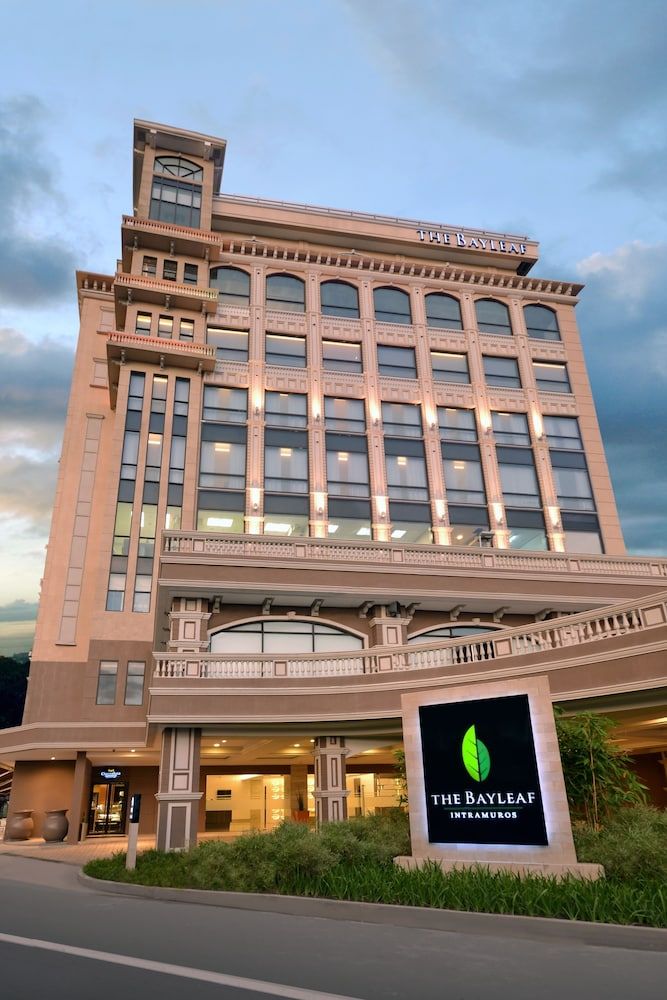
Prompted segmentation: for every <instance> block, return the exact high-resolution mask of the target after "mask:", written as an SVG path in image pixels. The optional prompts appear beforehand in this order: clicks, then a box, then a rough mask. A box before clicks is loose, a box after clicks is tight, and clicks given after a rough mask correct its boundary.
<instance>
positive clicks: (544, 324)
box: [523, 306, 560, 340]
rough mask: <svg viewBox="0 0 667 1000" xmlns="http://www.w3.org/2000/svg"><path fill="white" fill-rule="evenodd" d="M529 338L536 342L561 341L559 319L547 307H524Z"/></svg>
mask: <svg viewBox="0 0 667 1000" xmlns="http://www.w3.org/2000/svg"><path fill="white" fill-rule="evenodd" d="M523 315H524V318H525V320H526V329H527V330H528V336H529V337H532V338H533V339H534V340H560V330H559V329H558V317H557V316H556V313H555V312H554V311H553V309H548V308H547V307H546V306H524V310H523Z"/></svg>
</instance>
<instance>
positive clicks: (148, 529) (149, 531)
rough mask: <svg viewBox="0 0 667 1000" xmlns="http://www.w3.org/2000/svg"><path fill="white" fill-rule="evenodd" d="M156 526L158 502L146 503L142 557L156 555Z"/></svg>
mask: <svg viewBox="0 0 667 1000" xmlns="http://www.w3.org/2000/svg"><path fill="white" fill-rule="evenodd" d="M181 440H183V439H181ZM156 528H157V504H154V503H145V504H143V506H142V508H141V521H140V525H139V557H140V558H142V559H152V558H153V556H154V555H155V530H156Z"/></svg>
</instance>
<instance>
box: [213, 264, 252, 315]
mask: <svg viewBox="0 0 667 1000" xmlns="http://www.w3.org/2000/svg"><path fill="white" fill-rule="evenodd" d="M209 284H210V287H211V288H217V289H218V298H219V299H220V302H221V304H222V305H227V306H247V305H249V304H250V275H249V274H248V273H247V271H241V270H239V268H238V267H212V268H211V279H210V283H209Z"/></svg>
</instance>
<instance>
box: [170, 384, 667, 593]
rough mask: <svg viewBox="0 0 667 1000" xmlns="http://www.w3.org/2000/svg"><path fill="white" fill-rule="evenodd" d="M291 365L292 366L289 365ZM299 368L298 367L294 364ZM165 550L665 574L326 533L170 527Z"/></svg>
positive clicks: (610, 561) (626, 560) (599, 560)
mask: <svg viewBox="0 0 667 1000" xmlns="http://www.w3.org/2000/svg"><path fill="white" fill-rule="evenodd" d="M290 370H291V369H290ZM297 371H298V369H297ZM162 545H163V553H164V554H165V555H167V556H196V557H197V558H202V557H203V558H206V559H207V560H208V559H210V561H211V562H214V561H215V558H216V557H221V558H224V559H230V560H235V559H238V560H240V561H248V560H257V561H262V560H278V561H282V560H289V561H292V560H295V561H299V560H307V561H309V562H311V561H315V562H325V561H328V562H337V563H340V562H346V563H347V562H349V563H357V564H358V563H366V564H370V565H395V564H399V565H404V566H430V567H433V568H438V569H447V568H451V569H464V570H477V571H479V572H483V573H488V572H494V571H497V572H509V573H514V572H517V573H522V572H526V571H528V572H535V573H567V574H571V573H579V574H582V573H585V574H594V575H602V576H605V577H609V576H625V577H627V576H633V577H652V578H655V577H658V578H664V579H667V559H659V558H650V557H642V556H602V555H580V554H578V553H577V554H574V553H573V554H568V553H565V552H564V553H560V552H523V551H517V550H509V549H494V548H468V547H464V548H460V547H454V546H451V547H450V546H444V545H400V544H398V543H392V542H352V541H351V542H335V541H329V540H327V539H325V538H298V539H277V538H276V539H272V538H268V537H267V536H265V535H264V536H262V535H222V534H218V535H216V534H211V535H207V534H206V533H205V532H187V531H171V532H169V531H168V532H164V533H163V535H162Z"/></svg>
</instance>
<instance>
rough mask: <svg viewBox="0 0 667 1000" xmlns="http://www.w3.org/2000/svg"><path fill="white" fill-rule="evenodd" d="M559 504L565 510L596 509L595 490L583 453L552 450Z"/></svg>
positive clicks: (552, 464)
mask: <svg viewBox="0 0 667 1000" xmlns="http://www.w3.org/2000/svg"><path fill="white" fill-rule="evenodd" d="M549 454H550V456H551V466H552V468H553V474H554V483H555V485H556V495H557V497H558V504H559V506H560V507H561V508H562V509H563V510H595V501H594V499H593V490H592V487H591V481H590V478H589V476H588V468H587V465H586V459H585V457H584V455H583V454H581V453H579V454H578V453H577V452H572V451H550V452H549Z"/></svg>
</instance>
